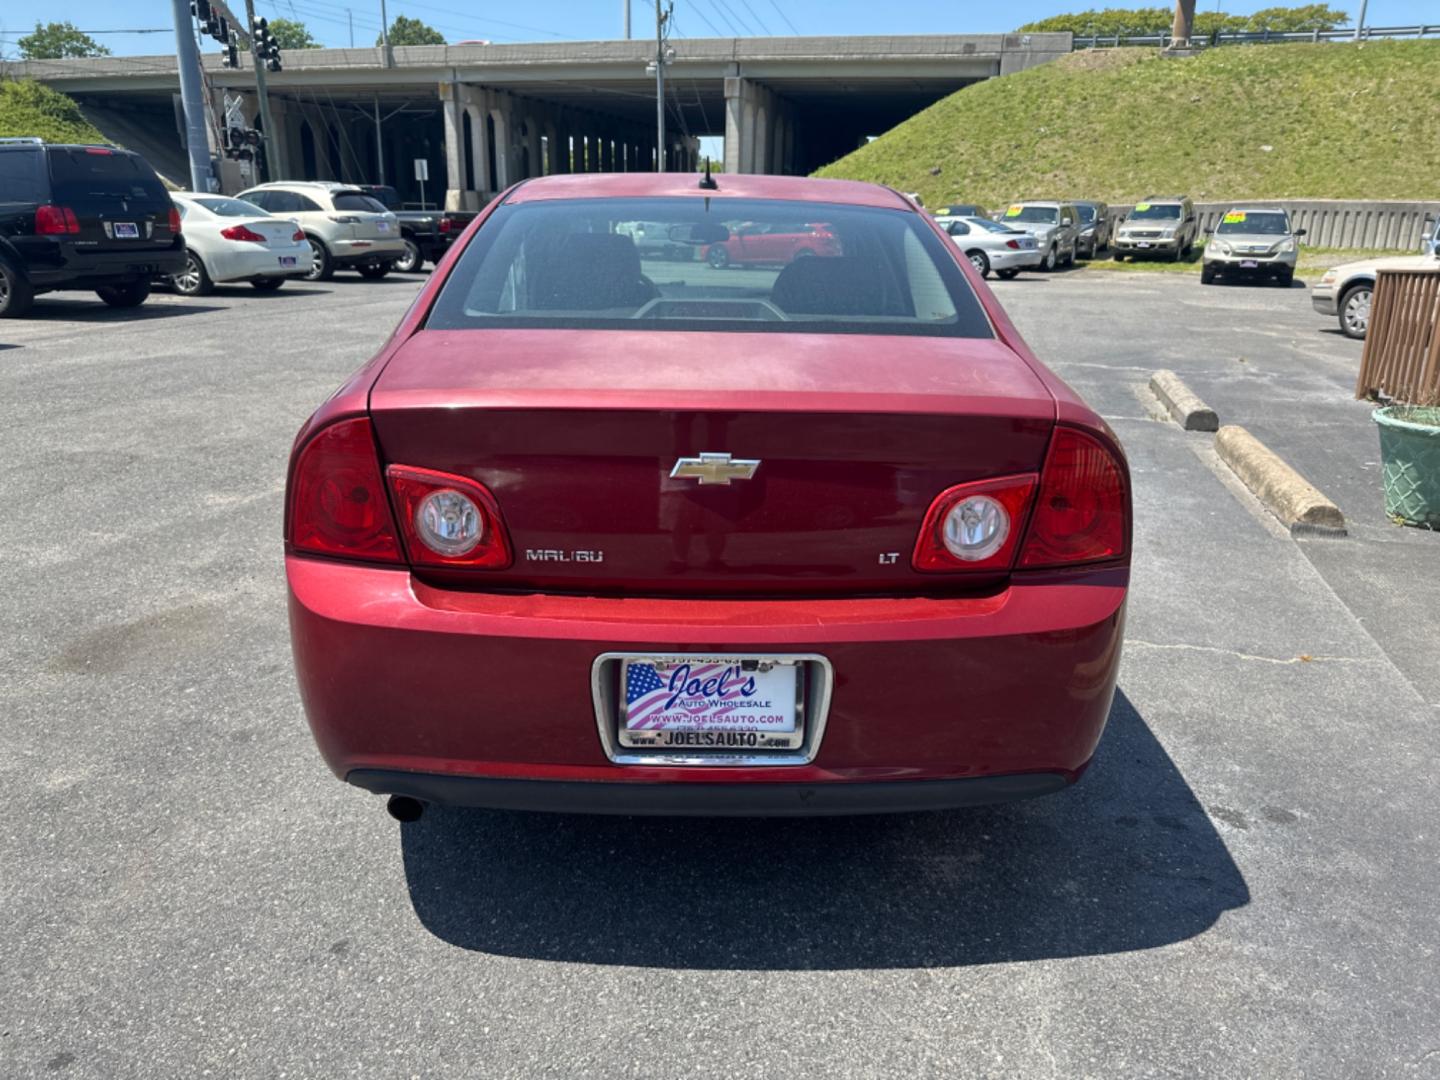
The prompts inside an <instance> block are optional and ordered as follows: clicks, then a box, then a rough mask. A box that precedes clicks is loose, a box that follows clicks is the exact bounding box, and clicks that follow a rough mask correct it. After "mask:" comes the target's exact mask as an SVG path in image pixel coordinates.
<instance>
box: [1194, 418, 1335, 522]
mask: <svg viewBox="0 0 1440 1080" xmlns="http://www.w3.org/2000/svg"><path fill="white" fill-rule="evenodd" d="M1215 450H1216V452H1218V453H1219V455H1220V457H1221V459H1223V460H1224V462H1225V464H1227V465H1229V466H1230V468H1231V469H1232V470H1233V471H1234V473H1235V475H1236V476H1238V477H1239V478H1240V479H1241V480H1242V481H1243V482H1244V484H1245V486H1246V487H1248V488H1249V489H1250V490H1251V491H1253V492H1254V493H1255V495H1256V497H1257V498H1259V500H1260V501H1261V502H1262V503H1264V504H1265V506H1266V507H1267V508H1268V509H1269V511H1270V512H1271V513H1272V514H1274V515H1275V516H1276V517H1277V518H1279V519H1280V521H1281V522H1282V523H1283V524H1284V525H1286V526H1287V527H1288V528H1289V529H1290V532H1291V533H1292V534H1304V533H1311V534H1317V533H1318V534H1329V535H1339V536H1344V535H1345V515H1344V514H1342V513H1341V512H1340V508H1339V507H1338V506H1336V505H1335V504H1334V503H1333V502H1331V501H1330V500H1329V499H1328V498H1326V496H1325V495H1324V493H1323V492H1321V491H1320V489H1319V488H1317V487H1315V485H1314V484H1312V483H1310V481H1308V480H1306V479H1305V478H1304V477H1303V476H1301V475H1300V474H1299V473H1298V472H1296V471H1295V470H1294V469H1293V468H1291V467H1290V466H1289V465H1288V464H1286V463H1285V461H1284V460H1283V459H1281V458H1280V457H1279V455H1277V454H1276V453H1275V452H1274V451H1273V450H1271V449H1270V448H1269V447H1267V446H1266V445H1265V444H1264V443H1262V442H1261V441H1260V440H1259V439H1257V438H1255V436H1254V435H1251V434H1250V432H1248V431H1246V430H1245V429H1244V428H1243V427H1240V426H1239V425H1238V424H1226V425H1225V426H1224V427H1222V428H1221V429H1220V430H1219V431H1217V432H1216V433H1215Z"/></svg>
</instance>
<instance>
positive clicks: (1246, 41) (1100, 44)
mask: <svg viewBox="0 0 1440 1080" xmlns="http://www.w3.org/2000/svg"><path fill="white" fill-rule="evenodd" d="M1424 37H1440V23H1421V24H1419V25H1418V26H1367V27H1365V29H1363V30H1361V31H1360V33H1359V34H1358V35H1357V34H1356V32H1355V28H1354V27H1353V26H1352V27H1346V28H1343V29H1340V30H1300V31H1279V30H1259V31H1255V32H1238V31H1237V32H1229V33H1218V32H1217V33H1213V34H1195V35H1193V36H1192V37H1191V38H1190V47H1191V48H1192V49H1211V48H1214V47H1216V46H1217V45H1278V44H1283V43H1285V42H1297V41H1298V42H1312V43H1314V42H1320V41H1355V40H1357V39H1358V40H1360V41H1369V40H1370V39H1372V38H1424ZM1173 40H1174V38H1173V37H1172V36H1171V35H1170V34H1107V35H1102V36H1092V37H1081V36H1080V35H1078V34H1077V35H1076V36H1075V39H1074V43H1073V46H1072V47H1073V48H1075V49H1114V48H1119V47H1120V46H1122V45H1154V46H1157V47H1159V48H1162V49H1164V48H1168V47H1169V46H1170V43H1171V42H1172V41H1173Z"/></svg>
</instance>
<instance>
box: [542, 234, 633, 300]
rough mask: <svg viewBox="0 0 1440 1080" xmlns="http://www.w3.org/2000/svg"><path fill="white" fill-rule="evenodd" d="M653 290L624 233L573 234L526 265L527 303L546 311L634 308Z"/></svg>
mask: <svg viewBox="0 0 1440 1080" xmlns="http://www.w3.org/2000/svg"><path fill="white" fill-rule="evenodd" d="M654 295H655V293H654V289H653V287H651V286H648V285H647V284H646V282H645V279H644V277H643V275H642V274H641V272H640V252H639V251H637V250H636V248H635V242H634V241H633V240H631V239H630V237H628V236H621V235H618V234H615V233H573V234H571V235H569V236H566V237H565V238H564V239H563V240H562V241H560V242H559V243H556V244H554V245H553V246H551V247H549V249H548V250H547V251H545V253H544V255H543V256H542V257H540V258H539V259H537V261H536V263H535V265H534V266H532V267H531V268H530V306H531V307H533V308H537V309H544V310H550V311H603V310H606V309H608V308H620V307H638V306H639V305H640V304H643V303H645V302H646V301H647V300H649V299H651V298H653V296H654Z"/></svg>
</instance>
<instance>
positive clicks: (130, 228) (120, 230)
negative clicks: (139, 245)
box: [115, 221, 140, 240]
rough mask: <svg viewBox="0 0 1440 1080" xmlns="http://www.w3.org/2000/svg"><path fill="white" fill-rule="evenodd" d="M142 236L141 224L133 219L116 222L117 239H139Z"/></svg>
mask: <svg viewBox="0 0 1440 1080" xmlns="http://www.w3.org/2000/svg"><path fill="white" fill-rule="evenodd" d="M139 238H140V226H139V225H136V224H135V222H133V221H117V222H115V239H116V240H138V239H139Z"/></svg>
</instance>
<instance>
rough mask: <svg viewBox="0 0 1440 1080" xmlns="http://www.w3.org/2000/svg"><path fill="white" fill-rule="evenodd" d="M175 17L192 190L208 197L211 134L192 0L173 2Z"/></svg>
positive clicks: (186, 145)
mask: <svg viewBox="0 0 1440 1080" xmlns="http://www.w3.org/2000/svg"><path fill="white" fill-rule="evenodd" d="M170 7H171V10H172V12H173V14H174V16H175V62H176V65H177V66H178V67H179V69H180V104H181V105H182V106H183V107H184V110H185V148H186V150H187V151H188V152H189V155H190V190H192V191H198V192H200V193H201V194H209V192H210V186H211V184H212V183H213V182H214V173H213V172H212V171H211V169H210V135H209V132H208V130H207V127H206V124H205V112H206V109H205V90H204V88H203V87H202V86H201V84H200V50H199V49H197V48H196V47H195V30H194V27H193V26H192V25H191V23H190V4H189V0H171V3H170Z"/></svg>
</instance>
